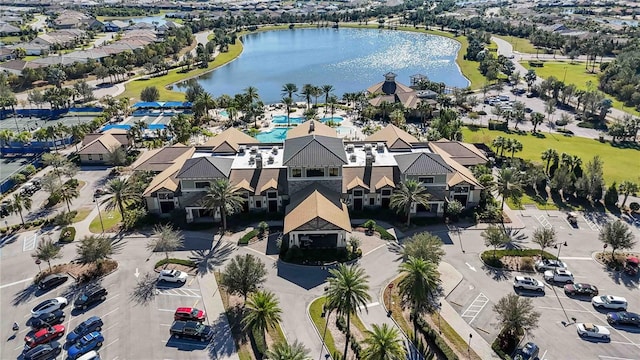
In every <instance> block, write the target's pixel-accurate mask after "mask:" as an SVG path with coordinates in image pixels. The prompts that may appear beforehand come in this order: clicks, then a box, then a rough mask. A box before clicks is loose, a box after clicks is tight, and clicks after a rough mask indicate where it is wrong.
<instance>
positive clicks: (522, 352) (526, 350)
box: [513, 342, 540, 360]
mask: <svg viewBox="0 0 640 360" xmlns="http://www.w3.org/2000/svg"><path fill="white" fill-rule="evenodd" d="M538 354H540V348H539V347H538V345H536V344H534V343H532V342H528V343H526V344H525V345H524V346H523V347H522V349H518V351H517V352H516V356H514V358H513V360H534V359H536V358H537V357H538Z"/></svg>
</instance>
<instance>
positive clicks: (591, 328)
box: [576, 323, 611, 339]
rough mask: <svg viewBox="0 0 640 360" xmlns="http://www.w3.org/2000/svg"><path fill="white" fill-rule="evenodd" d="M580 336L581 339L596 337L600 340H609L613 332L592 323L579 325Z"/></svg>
mask: <svg viewBox="0 0 640 360" xmlns="http://www.w3.org/2000/svg"><path fill="white" fill-rule="evenodd" d="M576 328H577V329H578V335H580V336H581V337H585V336H588V337H596V338H600V339H609V336H610V335H611V332H609V329H607V328H606V327H604V326H602V325H595V324H592V323H577V324H576Z"/></svg>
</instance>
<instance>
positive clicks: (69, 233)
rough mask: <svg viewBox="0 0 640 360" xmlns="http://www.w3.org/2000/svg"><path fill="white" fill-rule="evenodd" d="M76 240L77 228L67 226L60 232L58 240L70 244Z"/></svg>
mask: <svg viewBox="0 0 640 360" xmlns="http://www.w3.org/2000/svg"><path fill="white" fill-rule="evenodd" d="M75 238H76V228H75V227H73V226H67V227H65V228H63V229H62V231H61V232H60V239H59V240H58V241H59V242H61V243H66V244H68V243H70V242H72V241H73V240H74V239H75Z"/></svg>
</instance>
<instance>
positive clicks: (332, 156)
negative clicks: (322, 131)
mask: <svg viewBox="0 0 640 360" xmlns="http://www.w3.org/2000/svg"><path fill="white" fill-rule="evenodd" d="M344 164H347V155H346V154H345V152H344V147H343V143H342V139H339V138H334V137H328V136H318V135H309V136H303V137H298V138H293V139H287V140H285V142H284V155H283V165H285V166H342V165H344Z"/></svg>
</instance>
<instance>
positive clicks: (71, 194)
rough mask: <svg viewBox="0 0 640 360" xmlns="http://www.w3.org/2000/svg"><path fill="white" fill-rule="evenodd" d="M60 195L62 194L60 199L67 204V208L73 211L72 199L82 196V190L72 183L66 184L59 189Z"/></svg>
mask: <svg viewBox="0 0 640 360" xmlns="http://www.w3.org/2000/svg"><path fill="white" fill-rule="evenodd" d="M58 195H60V199H61V200H63V201H64V202H65V204H67V210H68V211H69V212H71V201H73V199H75V198H77V197H78V196H80V191H78V188H77V187H75V186H72V185H71V184H65V185H63V186H62V187H61V188H60V189H59V190H58Z"/></svg>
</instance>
